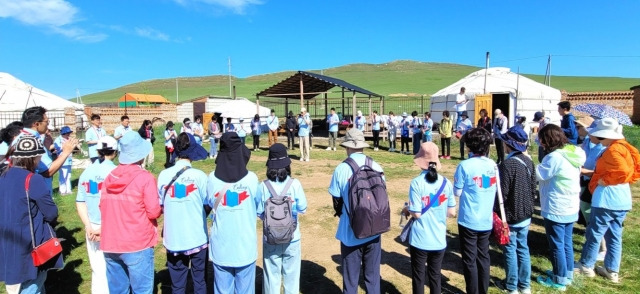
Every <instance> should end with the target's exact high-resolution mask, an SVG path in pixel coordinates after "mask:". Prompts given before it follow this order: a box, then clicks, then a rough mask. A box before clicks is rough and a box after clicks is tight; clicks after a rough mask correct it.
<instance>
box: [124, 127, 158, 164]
mask: <svg viewBox="0 0 640 294" xmlns="http://www.w3.org/2000/svg"><path fill="white" fill-rule="evenodd" d="M118 147H120V156H119V157H118V161H120V163H122V164H132V163H136V162H138V161H140V160H142V159H144V158H145V157H147V155H149V153H150V152H151V150H152V149H153V147H152V146H151V142H149V141H147V140H145V139H142V137H140V134H138V132H126V133H124V135H123V136H122V138H120V141H119V142H118Z"/></svg>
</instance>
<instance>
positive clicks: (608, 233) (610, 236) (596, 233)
mask: <svg viewBox="0 0 640 294" xmlns="http://www.w3.org/2000/svg"><path fill="white" fill-rule="evenodd" d="M589 136H590V137H595V138H597V139H598V140H599V141H600V143H601V144H602V145H604V146H606V147H607V149H606V150H605V151H604V152H603V153H602V156H600V158H599V159H598V160H597V161H596V168H595V170H594V172H593V175H592V177H591V180H590V182H589V187H588V189H589V191H591V193H592V194H593V198H592V199H591V221H590V222H589V225H587V233H586V239H587V240H586V241H585V244H584V246H583V249H582V256H581V257H580V261H579V262H578V263H577V264H576V269H575V270H576V271H577V272H578V273H580V274H583V275H585V276H587V277H593V276H595V274H594V270H593V267H594V265H595V263H596V258H597V256H598V247H599V244H600V240H601V239H602V238H604V239H605V240H606V243H607V244H606V246H607V253H606V254H605V257H604V267H602V266H598V267H596V268H595V273H597V274H598V275H600V276H603V277H605V278H606V279H607V280H609V281H611V282H613V283H619V282H620V281H619V272H620V263H621V262H622V226H623V223H624V220H625V217H626V215H627V213H628V212H629V210H631V203H632V199H631V187H630V184H633V183H635V182H636V181H638V180H639V179H640V153H638V149H636V148H635V147H633V146H632V145H631V144H629V143H628V142H627V141H626V140H625V139H624V135H623V134H622V126H621V125H620V124H619V123H618V122H617V121H616V120H615V119H613V118H603V119H601V120H599V121H597V122H596V125H595V127H594V128H592V129H591V130H590V131H589ZM545 159H546V158H545Z"/></svg>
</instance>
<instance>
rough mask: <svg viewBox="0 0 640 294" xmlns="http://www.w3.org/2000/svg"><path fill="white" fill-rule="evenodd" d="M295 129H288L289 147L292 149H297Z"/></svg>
mask: <svg viewBox="0 0 640 294" xmlns="http://www.w3.org/2000/svg"><path fill="white" fill-rule="evenodd" d="M294 132H295V131H289V130H287V148H290V149H291V150H293V149H295V148H294V147H295V142H296V141H295V133H294Z"/></svg>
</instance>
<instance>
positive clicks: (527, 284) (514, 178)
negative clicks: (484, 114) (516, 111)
mask: <svg viewBox="0 0 640 294" xmlns="http://www.w3.org/2000/svg"><path fill="white" fill-rule="evenodd" d="M502 139H503V140H502V142H504V147H505V150H506V151H507V159H505V160H504V161H503V162H501V163H500V164H499V165H498V171H499V174H500V187H501V190H502V197H503V199H504V211H505V216H506V219H505V221H506V222H507V224H509V232H510V234H509V243H507V244H506V245H504V246H503V247H502V252H503V255H504V262H505V276H506V278H505V285H504V286H505V287H504V288H505V289H506V290H507V293H510V294H517V293H531V258H530V255H529V245H528V244H527V236H528V234H529V225H531V216H532V215H533V208H534V199H535V197H536V186H537V180H536V173H535V166H534V164H533V161H532V160H531V158H530V157H529V156H528V155H526V154H525V152H526V151H527V142H528V140H527V133H525V132H524V130H523V129H522V128H520V127H511V128H510V129H509V130H508V131H507V132H506V133H505V134H504V135H503V136H502ZM499 203H500V202H499V201H496V202H495V205H494V207H493V211H494V212H496V213H497V214H498V215H500V205H499ZM518 291H520V292H518Z"/></svg>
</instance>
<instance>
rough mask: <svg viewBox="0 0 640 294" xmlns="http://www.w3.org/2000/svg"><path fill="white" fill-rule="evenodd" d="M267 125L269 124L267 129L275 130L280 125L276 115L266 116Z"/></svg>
mask: <svg viewBox="0 0 640 294" xmlns="http://www.w3.org/2000/svg"><path fill="white" fill-rule="evenodd" d="M267 126H269V130H271V131H276V130H278V127H279V126H280V121H279V120H278V117H277V116H275V115H274V116H269V117H267Z"/></svg>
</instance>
